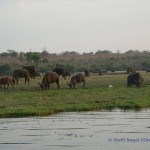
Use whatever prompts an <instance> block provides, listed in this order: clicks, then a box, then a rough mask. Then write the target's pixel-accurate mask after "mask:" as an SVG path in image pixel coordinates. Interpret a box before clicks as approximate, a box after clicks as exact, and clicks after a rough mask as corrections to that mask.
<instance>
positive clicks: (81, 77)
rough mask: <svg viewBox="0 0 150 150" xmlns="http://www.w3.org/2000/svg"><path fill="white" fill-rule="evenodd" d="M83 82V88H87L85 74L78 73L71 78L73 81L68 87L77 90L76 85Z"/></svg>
mask: <svg viewBox="0 0 150 150" xmlns="http://www.w3.org/2000/svg"><path fill="white" fill-rule="evenodd" d="M81 82H83V87H84V88H85V74H82V73H78V74H76V75H74V76H72V77H71V80H70V83H68V86H69V87H70V89H71V88H72V87H73V88H75V85H76V84H77V83H81Z"/></svg>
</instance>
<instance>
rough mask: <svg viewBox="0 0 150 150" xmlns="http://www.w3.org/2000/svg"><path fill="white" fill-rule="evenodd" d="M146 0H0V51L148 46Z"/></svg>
mask: <svg viewBox="0 0 150 150" xmlns="http://www.w3.org/2000/svg"><path fill="white" fill-rule="evenodd" d="M149 4H150V1H148V0H80V1H79V0H61V1H60V0H55V1H54V0H36V1H35V0H14V1H12V0H1V1H0V18H1V23H0V25H1V28H0V33H1V34H0V39H1V40H0V52H3V51H7V50H9V49H12V50H15V51H16V52H21V51H23V52H29V51H32V52H34V51H36V52H42V51H43V48H44V47H45V48H46V51H48V52H49V53H63V52H65V51H69V52H71V51H75V52H78V53H80V54H81V53H90V52H93V53H95V52H97V51H98V50H110V51H112V52H113V53H115V52H117V51H120V53H124V52H126V51H129V50H139V51H144V50H149V49H150V42H149V39H150V29H149V26H150V18H149V14H150V9H149Z"/></svg>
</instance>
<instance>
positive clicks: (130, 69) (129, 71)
mask: <svg viewBox="0 0 150 150" xmlns="http://www.w3.org/2000/svg"><path fill="white" fill-rule="evenodd" d="M134 72H136V71H135V69H134V68H133V67H128V68H127V74H130V73H134Z"/></svg>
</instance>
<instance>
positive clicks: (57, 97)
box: [0, 72, 150, 118]
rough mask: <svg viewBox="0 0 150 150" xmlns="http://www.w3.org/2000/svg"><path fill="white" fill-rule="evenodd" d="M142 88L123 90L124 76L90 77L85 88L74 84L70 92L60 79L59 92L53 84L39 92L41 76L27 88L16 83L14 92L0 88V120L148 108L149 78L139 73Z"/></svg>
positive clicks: (147, 75) (33, 80) (149, 98)
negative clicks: (142, 81)
mask: <svg viewBox="0 0 150 150" xmlns="http://www.w3.org/2000/svg"><path fill="white" fill-rule="evenodd" d="M141 74H142V76H143V78H144V85H143V87H141V88H136V87H135V86H133V87H132V88H127V84H126V82H127V80H126V79H127V74H120V75H119V74H118V75H102V76H98V75H97V74H96V75H94V74H93V75H91V76H90V77H86V88H85V89H84V88H83V87H82V84H78V85H77V86H76V89H72V90H70V89H69V87H68V86H67V82H69V81H70V78H67V79H66V80H64V79H63V78H60V89H57V86H56V84H55V83H54V84H52V85H51V89H50V90H45V91H41V90H40V88H39V86H38V82H41V80H42V77H36V79H31V80H30V85H25V84H24V79H20V80H19V85H15V89H14V90H13V88H12V87H9V89H8V90H4V89H0V117H1V118H2V117H25V116H46V115H51V114H53V113H57V112H64V111H92V110H101V109H108V110H111V109H113V108H121V109H123V110H126V109H136V110H137V109H141V108H146V107H150V94H149V92H150V90H149V89H150V75H149V74H148V73H145V72H142V73H141Z"/></svg>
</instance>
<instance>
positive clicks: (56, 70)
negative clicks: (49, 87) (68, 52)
mask: <svg viewBox="0 0 150 150" xmlns="http://www.w3.org/2000/svg"><path fill="white" fill-rule="evenodd" d="M52 71H53V72H56V73H57V74H58V75H62V77H64V79H66V74H65V70H64V69H63V68H57V67H56V68H55V69H53V70H52Z"/></svg>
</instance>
